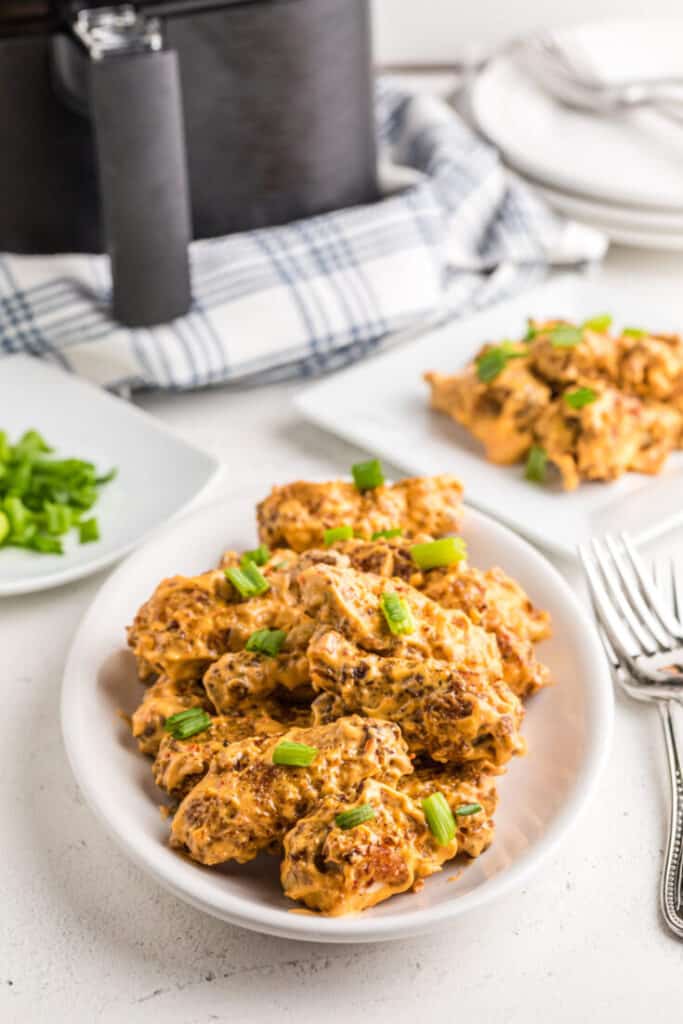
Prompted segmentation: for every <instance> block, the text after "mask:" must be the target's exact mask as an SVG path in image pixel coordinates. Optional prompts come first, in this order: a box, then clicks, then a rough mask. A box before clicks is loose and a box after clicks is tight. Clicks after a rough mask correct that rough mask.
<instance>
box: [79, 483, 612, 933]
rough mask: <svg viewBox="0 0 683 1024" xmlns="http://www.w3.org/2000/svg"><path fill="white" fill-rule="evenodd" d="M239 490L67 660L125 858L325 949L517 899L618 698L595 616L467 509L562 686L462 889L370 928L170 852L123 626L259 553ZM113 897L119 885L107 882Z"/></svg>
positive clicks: (176, 544)
mask: <svg viewBox="0 0 683 1024" xmlns="http://www.w3.org/2000/svg"><path fill="white" fill-rule="evenodd" d="M269 486H270V483H269V484H268V485H266V484H264V486H263V490H262V491H261V492H260V493H253V494H245V493H244V492H243V491H239V492H237V493H236V494H235V495H234V496H232V497H230V498H229V499H227V500H225V501H224V502H222V503H221V504H218V505H215V506H211V507H208V508H205V509H202V510H200V511H199V512H196V513H194V514H193V515H192V516H190V517H187V518H186V519H184V520H181V521H179V522H177V523H175V524H173V525H172V526H170V527H168V528H167V529H166V530H165V531H164V532H163V533H162V534H161V535H159V536H158V537H156V538H155V539H154V540H152V541H151V542H150V543H149V544H147V545H146V546H145V547H144V548H142V549H140V550H139V551H137V552H135V553H134V554H133V555H131V556H130V557H129V558H128V559H127V560H126V562H125V563H124V564H123V565H121V566H120V567H119V568H118V569H117V570H116V571H115V572H114V574H113V575H112V576H110V578H109V579H108V580H107V582H106V583H105V584H104V586H103V587H102V589H101V590H100V592H99V593H98V595H97V597H96V598H95V600H94V602H93V603H92V605H91V606H90V609H89V610H88V612H87V613H86V615H85V616H84V618H83V620H82V622H81V626H80V629H79V631H78V633H77V635H76V638H75V640H74V642H73V646H72V648H71V652H70V654H69V658H68V661H67V665H66V669H65V674H64V683H63V690H62V730H63V735H64V741H65V745H66V749H67V752H68V755H69V759H70V762H71V765H72V768H73V771H74V774H75V776H76V779H77V781H78V784H79V786H80V788H81V790H82V792H83V794H84V796H85V798H86V800H87V801H88V803H89V805H90V806H91V808H92V809H93V810H94V811H95V813H96V814H97V815H98V816H99V818H100V819H101V820H102V822H103V823H104V824H105V825H106V827H107V828H108V829H109V831H110V832H111V834H112V836H113V837H114V838H115V839H116V841H117V842H118V843H119V845H120V846H121V848H122V849H123V850H124V851H125V852H126V853H127V854H128V855H129V856H130V857H131V858H132V859H133V860H134V861H135V862H136V863H137V864H139V865H140V866H141V867H142V868H143V869H144V870H145V871H147V872H148V873H149V874H150V875H152V876H153V877H154V878H156V879H157V880H158V881H159V882H160V883H161V884H162V885H164V886H165V887H166V888H167V889H169V890H171V891H172V892H173V893H175V894H176V895H177V896H178V897H180V898H181V899H183V900H186V901H187V902H188V903H191V904H192V905H193V906H195V907H197V908H199V909H201V910H205V911H207V912H208V913H210V914H214V915H215V916H216V917H219V918H222V919H224V920H226V921H230V922H232V923H234V924H239V925H243V926H245V927H247V928H252V929H255V930H257V931H262V932H267V933H269V934H273V935H280V936H285V937H291V938H295V939H310V940H315V941H322V942H362V941H367V942H369V941H375V940H381V939H390V938H399V937H403V936H407V935H413V934H418V933H422V932H427V931H431V930H432V929H433V928H435V927H436V926H438V925H440V924H443V923H445V922H447V921H450V920H452V919H453V918H455V917H456V916H457V915H458V914H461V913H464V912H465V911H467V910H471V909H472V908H474V907H476V906H479V905H481V904H483V903H487V902H490V901H494V900H497V899H498V898H499V897H500V896H501V895H502V893H503V892H504V891H505V890H507V889H511V888H516V887H519V886H520V885H521V884H522V882H523V880H525V879H526V878H527V877H528V876H529V875H530V874H531V872H532V871H534V870H535V869H536V868H538V866H539V865H540V863H541V861H542V860H543V859H544V858H545V857H547V856H548V854H549V853H550V851H551V850H553V848H554V847H555V846H556V844H557V843H558V842H559V841H560V839H561V838H562V836H563V835H564V834H565V832H566V831H567V829H568V828H569V827H570V825H571V824H572V823H573V822H574V820H575V819H576V817H577V815H578V813H579V811H580V809H581V807H582V806H583V805H584V803H585V802H586V800H587V799H588V796H589V794H590V792H591V791H592V789H593V787H594V785H595V782H596V778H597V776H598V774H599V771H600V768H601V766H602V764H603V762H604V760H605V756H606V753H607V750H608V746H609V741H610V733H611V723H612V691H611V684H610V680H609V676H608V673H607V668H606V662H605V658H604V655H603V653H602V650H601V648H600V644H599V641H598V639H597V636H596V634H595V632H594V629H593V626H592V624H591V622H590V620H589V618H588V615H587V614H586V612H585V611H584V610H583V608H582V606H581V605H580V604H579V602H578V601H577V598H576V597H575V596H574V594H573V593H572V591H571V589H570V587H569V586H568V585H567V584H566V583H565V581H564V580H563V579H562V577H561V576H560V575H559V574H558V573H557V571H556V570H555V569H554V568H553V567H552V566H551V565H549V563H548V562H547V561H546V560H545V559H544V558H542V557H541V556H540V555H539V554H537V553H536V552H535V551H534V550H533V549H532V548H531V547H529V545H528V544H526V543H525V542H524V541H522V540H521V539H520V538H519V537H517V536H516V535H515V534H513V533H511V532H510V531H509V530H506V529H505V528H504V527H502V526H500V525H499V524H497V523H495V522H493V521H492V520H491V519H489V518H488V517H486V516H484V515H482V514H481V513H478V512H475V511H473V510H471V509H467V510H466V514H465V520H464V526H463V534H464V536H465V537H466V539H467V542H468V545H469V550H470V560H471V562H472V563H473V564H475V565H482V566H489V565H500V566H502V567H503V568H505V569H506V570H507V571H508V572H510V573H511V574H512V575H513V576H514V577H515V578H516V579H518V580H519V581H520V582H521V583H522V584H523V586H524V587H526V589H527V590H528V591H529V593H530V595H531V597H532V599H533V600H534V601H535V602H536V603H537V604H538V605H539V606H541V607H543V608H546V609H548V611H550V613H551V615H552V617H553V637H552V639H551V640H548V641H546V642H545V643H544V644H543V645H542V646H541V648H540V656H541V657H542V658H543V660H544V661H545V662H546V663H547V664H548V665H549V666H550V668H551V669H552V672H553V675H554V677H555V678H556V680H557V685H556V686H554V687H551V688H549V689H547V690H545V691H543V692H542V693H540V694H538V695H537V696H536V697H535V698H533V699H532V700H531V701H530V702H529V703H528V705H527V715H526V719H525V725H524V733H525V736H526V737H527V740H528V742H529V753H528V755H527V756H526V757H525V758H517V759H516V760H515V761H514V763H512V764H511V765H510V768H509V771H508V773H507V774H506V775H505V777H503V778H502V779H501V782H500V791H501V793H500V795H501V799H500V806H499V809H498V811H497V813H496V823H497V828H496V837H495V841H494V843H493V845H492V846H491V847H490V849H489V850H488V851H487V852H486V853H485V854H484V855H483V856H482V857H480V858H479V859H478V860H476V861H474V862H473V863H472V864H471V865H470V866H468V867H467V868H466V870H465V871H464V872H463V873H462V875H461V876H460V877H459V878H457V880H454V875H455V874H456V873H457V871H458V870H459V868H460V865H459V864H457V862H456V863H455V864H453V865H446V867H445V869H444V871H443V872H442V873H440V874H438V875H435V876H433V877H432V878H429V879H427V882H426V885H425V887H424V889H423V890H422V891H421V892H420V893H417V894H405V895H401V896H398V897H395V898H393V899H391V900H388V901H387V902H386V903H383V904H381V905H380V906H379V907H376V908H374V909H372V910H370V911H366V912H365V913H363V914H361V915H359V916H351V917H341V918H340V917H337V918H324V917H318V916H316V915H314V914H310V913H305V912H304V913H301V912H300V911H299V912H297V910H296V908H295V906H294V904H293V903H291V902H290V901H289V900H287V899H286V898H285V897H284V895H283V893H282V891H281V888H280V885H279V879H278V861H277V859H275V858H268V857H260V858H259V859H258V860H256V861H253V862H252V863H250V864H248V865H242V866H240V865H237V864H227V865H224V866H222V867H220V868H206V867H201V866H199V865H198V864H195V863H193V862H192V861H190V859H189V858H187V857H184V856H181V855H180V854H179V853H177V852H174V851H173V850H172V849H170V847H169V846H168V843H167V839H168V831H169V827H168V822H165V821H164V820H162V818H161V816H160V814H159V804H160V803H161V801H162V794H161V793H160V791H159V790H157V789H156V788H155V786H154V784H153V782H152V775H151V771H150V767H151V763H150V761H149V760H147V759H146V758H144V757H142V756H141V755H140V754H139V753H138V751H137V749H136V744H135V743H134V741H133V740H132V737H131V735H130V732H129V729H128V727H127V725H126V724H125V722H124V721H123V720H122V718H121V717H120V716H119V714H118V712H119V711H120V710H123V711H124V712H126V713H130V712H132V711H133V709H134V708H135V707H136V705H137V704H138V703H139V701H140V699H141V696H142V693H143V688H142V686H141V684H140V683H139V682H138V681H137V678H136V673H135V667H134V663H133V658H132V656H131V655H130V653H129V652H128V651H126V649H125V627H126V625H127V624H128V623H129V622H130V621H131V619H132V617H133V615H134V613H135V611H136V609H137V608H138V606H139V605H140V604H141V603H142V602H143V601H144V600H145V599H146V598H147V597H148V596H149V594H150V593H151V592H152V590H153V589H154V587H155V586H156V584H157V582H158V581H159V580H160V579H162V578H163V577H165V576H168V575H170V574H173V573H177V572H180V573H186V574H187V573H197V572H199V571H201V570H204V569H206V568H208V567H210V566H212V565H215V564H216V562H217V560H218V558H219V556H220V554H221V552H222V551H223V550H224V549H225V548H227V547H230V548H238V549H241V548H245V547H252V546H253V545H254V543H255V541H256V535H255V526H254V503H255V501H256V500H257V499H258V498H260V497H263V495H264V494H265V492H266V491H267V490H268V489H269ZM102 884H103V885H106V884H107V880H106V879H103V880H102Z"/></svg>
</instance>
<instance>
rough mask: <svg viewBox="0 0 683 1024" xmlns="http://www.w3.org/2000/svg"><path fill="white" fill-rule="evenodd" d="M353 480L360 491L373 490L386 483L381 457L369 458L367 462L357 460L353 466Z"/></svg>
mask: <svg viewBox="0 0 683 1024" xmlns="http://www.w3.org/2000/svg"><path fill="white" fill-rule="evenodd" d="M351 473H352V475H353V482H354V483H355V485H356V487H357V488H358V490H359V491H372V490H374V489H375V487H381V486H382V484H383V483H384V473H383V472H382V463H381V462H380V461H379V459H369V460H368V461H367V462H356V464H355V465H353V466H351Z"/></svg>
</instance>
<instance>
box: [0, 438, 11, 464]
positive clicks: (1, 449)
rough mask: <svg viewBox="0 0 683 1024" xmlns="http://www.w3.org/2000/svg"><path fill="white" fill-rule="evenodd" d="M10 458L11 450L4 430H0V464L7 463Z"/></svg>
mask: <svg viewBox="0 0 683 1024" xmlns="http://www.w3.org/2000/svg"><path fill="white" fill-rule="evenodd" d="M11 457H12V448H11V446H10V443H9V438H8V436H7V431H6V430H0V462H9V460H10V458H11Z"/></svg>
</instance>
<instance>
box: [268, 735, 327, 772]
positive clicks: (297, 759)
mask: <svg viewBox="0 0 683 1024" xmlns="http://www.w3.org/2000/svg"><path fill="white" fill-rule="evenodd" d="M317 756H318V748H317V747H309V746H307V745H306V744H305V743H294V741H293V740H282V742H281V743H278V745H277V746H276V748H275V750H274V751H273V764H286V765H290V766H291V767H292V768H308V766H309V764H313V762H314V761H315V759H316V757H317Z"/></svg>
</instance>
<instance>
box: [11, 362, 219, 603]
mask: <svg viewBox="0 0 683 1024" xmlns="http://www.w3.org/2000/svg"><path fill="white" fill-rule="evenodd" d="M30 428H35V429H36V430H38V431H40V433H41V434H43V435H44V437H45V438H46V440H47V441H48V442H49V444H51V445H53V446H54V448H55V456H59V457H66V456H75V457H77V458H81V459H86V460H88V461H91V462H94V463H95V465H96V466H97V467H98V469H101V470H102V471H106V470H109V469H111V468H112V467H116V469H117V471H118V472H117V476H116V478H115V480H113V481H112V482H111V483H109V484H107V485H106V486H105V487H103V488H102V490H101V492H100V497H99V499H98V501H97V504H96V505H95V506H94V508H93V509H92V515H93V516H96V517H97V520H98V522H99V526H100V540H99V541H96V542H94V543H90V544H79V543H78V539H77V537H76V535H75V531H72V533H71V534H70V535H69V536H68V537H66V538H64V548H65V551H64V554H63V555H42V554H38V553H37V552H34V551H25V550H23V549H21V548H9V547H8V548H1V549H0V597H1V596H3V595H5V596H7V595H11V594H25V593H29V592H31V591H35V590H46V589H47V588H49V587H57V586H60V585H61V584H63V583H69V582H71V581H72V580H77V579H80V578H81V577H83V576H87V575H89V574H90V573H93V572H96V571H97V570H98V569H102V568H104V567H105V566H107V565H109V564H111V563H112V562H114V561H115V560H116V559H117V558H120V557H121V556H122V555H124V554H126V552H128V551H130V550H131V548H132V547H134V545H136V544H138V543H139V542H140V541H141V540H142V539H144V538H145V537H146V536H147V535H148V534H149V533H150V531H151V530H153V529H154V528H155V527H157V526H159V525H161V524H162V523H165V522H166V521H167V520H168V519H170V518H171V517H172V516H174V515H176V514H177V513H179V512H181V511H182V510H183V509H185V508H187V507H188V505H189V504H190V502H191V501H192V500H193V499H194V498H196V497H197V495H198V494H199V493H200V492H201V491H202V490H203V489H204V487H205V486H206V485H207V484H208V483H209V481H210V480H211V479H212V478H213V477H214V475H215V474H216V473H217V471H218V463H217V462H216V460H215V459H214V458H213V457H212V456H210V455H208V454H207V453H206V452H203V451H201V450H200V449H198V448H194V447H193V446H192V445H189V444H187V443H186V442H185V441H183V440H181V439H180V438H178V437H176V436H175V435H174V434H173V433H171V431H169V430H168V429H167V428H166V427H164V426H162V425H161V424H160V423H158V422H157V421H156V420H154V419H153V418H152V417H151V416H148V415H147V414H146V413H144V412H141V411H140V410H139V409H136V408H135V407H134V406H133V405H131V404H130V403H129V402H126V401H124V400H123V399H120V398H114V397H113V396H112V395H110V394H108V393H107V392H106V391H102V390H100V389H99V388H96V387H94V385H92V384H89V383H88V382H87V381H84V380H81V379H80V378H78V377H75V376H73V375H71V374H69V373H66V372H64V371H63V370H59V369H56V368H55V367H53V366H49V365H48V364H47V363H45V362H43V361H42V360H39V359H32V358H31V357H29V356H24V355H16V356H7V357H4V358H2V359H0V430H6V431H7V433H8V434H9V436H10V439H12V440H17V439H18V438H19V437H20V436H21V434H22V433H23V432H24V431H25V430H28V429H30Z"/></svg>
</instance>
